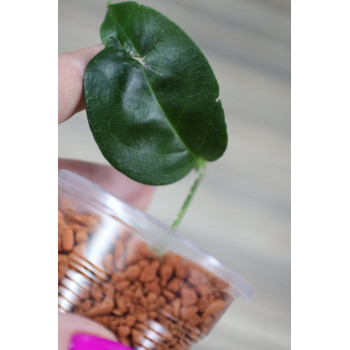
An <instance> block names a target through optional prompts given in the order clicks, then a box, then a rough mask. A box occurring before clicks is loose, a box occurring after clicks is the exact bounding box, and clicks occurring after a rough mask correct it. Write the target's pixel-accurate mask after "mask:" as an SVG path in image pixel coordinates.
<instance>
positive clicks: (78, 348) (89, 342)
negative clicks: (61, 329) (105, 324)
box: [69, 334, 132, 350]
mask: <svg viewBox="0 0 350 350" xmlns="http://www.w3.org/2000/svg"><path fill="white" fill-rule="evenodd" d="M69 350H132V349H131V348H129V347H128V346H126V345H123V344H121V343H117V342H115V341H113V340H109V339H104V338H99V337H96V336H94V335H90V334H75V335H74V336H73V337H72V338H71V341H70V344H69Z"/></svg>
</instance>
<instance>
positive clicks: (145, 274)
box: [140, 261, 159, 283]
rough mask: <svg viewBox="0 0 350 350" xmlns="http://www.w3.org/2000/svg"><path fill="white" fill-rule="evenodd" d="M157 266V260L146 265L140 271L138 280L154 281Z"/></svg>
mask: <svg viewBox="0 0 350 350" xmlns="http://www.w3.org/2000/svg"><path fill="white" fill-rule="evenodd" d="M158 268H159V262H158V261H153V262H152V263H151V264H150V265H148V266H146V267H145V268H144V270H143V271H142V272H141V276H140V281H141V282H145V283H147V282H152V281H154V280H155V279H156V278H157V271H158Z"/></svg>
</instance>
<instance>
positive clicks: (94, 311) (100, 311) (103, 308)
mask: <svg viewBox="0 0 350 350" xmlns="http://www.w3.org/2000/svg"><path fill="white" fill-rule="evenodd" d="M113 308H114V302H113V300H112V299H109V298H106V299H104V300H102V301H101V302H100V303H98V304H96V305H95V306H93V307H92V308H91V309H90V310H88V311H87V312H86V313H85V316H88V317H96V316H104V315H108V314H109V313H111V312H112V310H113Z"/></svg>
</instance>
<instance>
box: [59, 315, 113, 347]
mask: <svg viewBox="0 0 350 350" xmlns="http://www.w3.org/2000/svg"><path fill="white" fill-rule="evenodd" d="M78 333H84V334H91V335H95V336H98V337H101V338H106V339H111V340H117V339H116V337H115V336H114V334H113V333H112V332H111V331H109V330H108V329H107V328H105V327H103V326H102V325H100V324H98V323H96V322H94V321H91V320H89V319H87V318H85V317H81V316H77V315H73V314H64V313H60V312H59V313H58V350H68V349H69V348H70V343H71V339H72V337H73V336H74V335H75V334H78Z"/></svg>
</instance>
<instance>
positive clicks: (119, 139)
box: [84, 2, 227, 229]
mask: <svg viewBox="0 0 350 350" xmlns="http://www.w3.org/2000/svg"><path fill="white" fill-rule="evenodd" d="M100 36H101V40H102V42H103V43H104V45H105V48H104V49H103V50H102V51H101V52H99V53H98V54H97V55H96V56H95V57H94V58H93V59H92V60H91V61H90V62H89V64H88V65H87V67H86V70H85V75H84V95H85V105H86V112H87V118H88V122H89V126H90V129H91V132H92V134H93V137H94V139H95V141H96V143H97V145H98V147H99V149H100V150H101V152H102V154H103V156H104V157H105V158H106V160H107V161H108V162H109V163H110V164H111V165H112V166H113V167H114V168H116V169H117V170H119V171H120V172H122V173H124V174H125V175H126V176H128V177H130V178H132V179H133V180H136V181H138V182H141V183H144V184H149V185H156V186H158V185H167V184H171V183H174V182H176V181H178V180H180V179H182V178H183V177H185V176H186V175H187V174H188V173H189V172H191V171H195V172H196V173H197V177H196V180H195V181H194V184H193V186H192V188H191V190H190V193H189V195H188V196H187V198H186V200H185V202H184V205H183V207H182V208H181V210H180V212H179V215H178V217H177V218H176V220H175V221H174V223H173V225H172V228H173V229H175V228H177V226H178V225H179V223H180V221H181V219H182V217H183V215H184V213H185V211H186V209H187V207H188V205H189V203H190V201H191V199H192V198H193V195H194V193H195V191H196V190H197V188H198V185H199V183H200V182H201V180H202V178H203V176H204V172H205V165H206V163H207V162H212V161H215V160H217V159H218V158H220V157H221V156H222V155H223V153H224V152H225V149H226V147H227V131H226V123H225V116H224V111H223V108H222V105H221V101H220V99H219V86H218V83H217V80H216V78H215V75H214V73H213V71H212V69H211V67H210V65H209V63H208V61H207V59H206V58H205V56H204V54H203V53H202V52H201V50H200V49H199V48H198V47H197V45H196V44H195V43H194V42H193V40H192V39H191V38H190V37H189V36H188V35H187V34H186V33H185V32H184V31H183V30H182V29H181V28H180V27H179V26H178V25H176V24H175V23H174V22H172V21H171V20H170V19H169V18H167V17H166V16H164V15H162V14H161V13H159V12H158V11H156V10H154V9H152V8H150V7H148V6H144V5H139V4H137V3H135V2H121V3H117V4H112V3H111V2H109V3H108V6H107V13H106V16H105V19H104V21H103V23H102V25H101V29H100Z"/></svg>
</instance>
